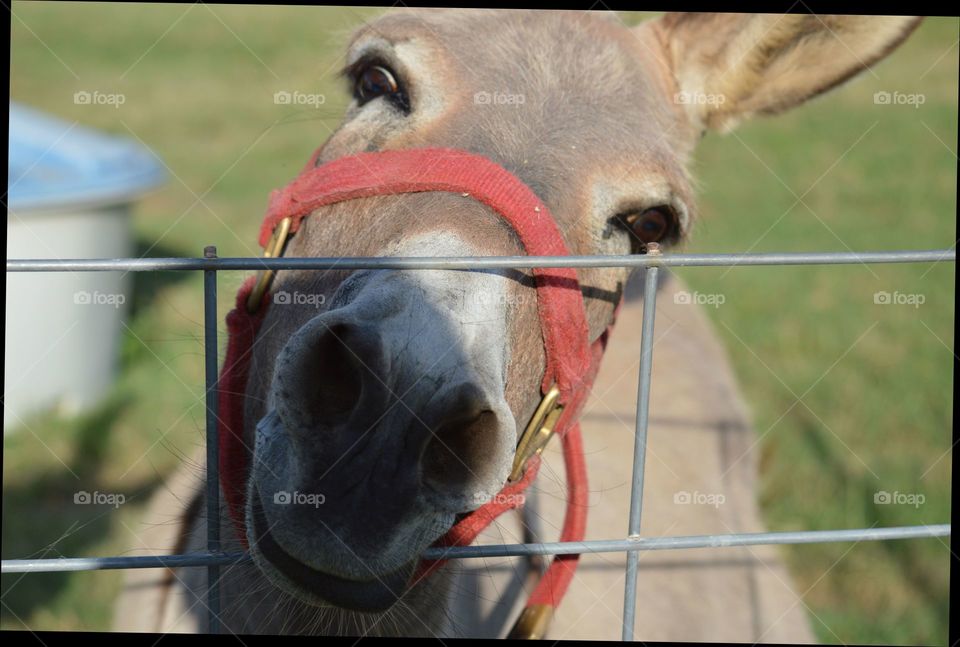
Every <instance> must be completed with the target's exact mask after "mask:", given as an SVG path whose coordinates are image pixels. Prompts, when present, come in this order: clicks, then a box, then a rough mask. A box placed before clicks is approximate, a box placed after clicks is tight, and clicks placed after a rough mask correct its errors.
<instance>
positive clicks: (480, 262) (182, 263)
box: [7, 249, 957, 272]
mask: <svg viewBox="0 0 960 647" xmlns="http://www.w3.org/2000/svg"><path fill="white" fill-rule="evenodd" d="M956 259H957V252H956V250H953V249H933V250H928V249H927V250H904V251H892V252H862V253H858V252H819V253H812V252H810V253H807V252H791V253H777V254H663V255H660V256H654V255H649V254H639V255H632V256H434V257H427V256H425V257H412V256H405V257H397V258H386V257H383V256H366V257H363V256H344V257H342V258H333V257H326V258H324V257H317V258H293V257H283V256H281V257H280V258H215V259H206V258H104V259H16V260H8V261H7V271H8V272H110V271H123V272H153V271H157V270H168V271H190V270H267V269H269V270H331V269H338V270H472V269H523V268H532V267H647V266H650V265H656V266H663V267H709V266H713V267H720V266H733V267H736V266H738V265H855V264H859V263H924V262H937V261H955V260H956Z"/></svg>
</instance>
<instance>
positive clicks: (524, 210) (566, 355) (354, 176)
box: [219, 148, 609, 632]
mask: <svg viewBox="0 0 960 647" xmlns="http://www.w3.org/2000/svg"><path fill="white" fill-rule="evenodd" d="M318 155H319V151H317V152H316V153H314V155H313V156H312V158H311V159H310V162H309V163H308V164H307V166H306V167H305V168H304V170H303V171H302V172H301V173H300V175H299V176H297V178H295V179H294V180H293V182H291V183H290V184H288V185H287V186H286V187H284V188H283V189H281V190H279V191H274V192H273V193H272V194H271V196H270V205H269V208H268V210H267V215H266V218H265V219H264V222H263V226H262V227H261V229H260V244H261V245H262V246H264V247H266V248H267V254H268V255H271V256H279V255H280V253H281V252H282V248H283V243H284V242H285V240H286V237H287V236H288V235H290V234H292V233H294V232H296V231H297V230H298V229H299V227H300V223H301V221H302V220H303V218H305V217H307V216H309V215H310V214H311V213H313V212H314V211H315V210H317V209H318V208H320V207H323V206H325V205H329V204H333V203H336V202H342V201H345V200H354V199H359V198H365V197H370V196H376V195H393V194H398V193H416V192H424V191H446V192H452V193H460V194H462V195H463V196H464V197H465V198H468V197H469V198H472V199H474V200H478V201H480V202H482V203H483V204H485V205H487V206H488V207H490V208H491V209H492V210H493V211H495V212H496V213H497V214H499V215H500V216H501V217H502V218H503V219H504V220H505V221H506V222H507V223H508V224H509V225H510V226H511V227H512V228H513V230H514V231H515V232H516V234H517V236H518V237H519V239H520V241H521V243H522V244H523V247H524V249H525V250H526V252H527V254H529V255H531V256H566V255H569V251H568V250H567V246H566V244H565V243H564V240H563V237H562V236H561V234H560V230H559V228H558V227H557V223H556V221H555V220H554V218H553V216H552V215H551V214H550V211H549V209H547V206H546V205H545V204H543V202H541V201H540V199H539V198H538V197H537V195H536V194H535V193H534V192H533V191H532V190H531V189H530V188H529V187H528V186H527V185H526V184H524V183H523V182H522V181H521V180H520V179H519V178H517V177H516V176H515V175H514V174H512V173H511V172H510V171H508V170H506V169H505V168H503V167H502V166H500V165H498V164H496V163H495V162H493V161H491V160H489V159H487V158H485V157H482V156H480V155H475V154H473V153H469V152H466V151H462V150H456V149H446V148H422V149H408V150H399V151H383V152H376V153H360V154H358V155H352V156H349V157H343V158H340V159H336V160H333V161H331V162H327V163H326V164H322V165H320V166H317V165H316V162H317V159H318ZM287 227H289V229H287ZM278 230H282V231H281V232H280V233H278ZM271 239H272V240H271ZM271 248H272V249H271ZM533 274H534V277H535V282H536V290H537V308H538V311H539V316H540V328H541V333H542V337H543V344H544V351H545V356H546V367H545V370H544V373H543V379H542V380H541V391H542V393H543V394H544V395H545V396H546V395H548V394H549V392H550V391H551V389H552V388H553V387H554V386H555V387H556V389H557V390H558V391H559V397H558V398H557V402H556V404H555V405H552V406H549V407H547V408H549V409H550V411H544V412H542V413H544V415H546V417H547V419H548V420H549V424H550V426H551V427H552V431H553V432H554V433H556V434H557V435H559V436H560V437H561V439H562V442H563V450H564V464H565V467H566V471H567V482H568V499H567V512H566V517H565V519H564V524H563V529H562V531H561V535H560V540H561V541H579V540H582V539H583V536H584V532H585V528H586V506H587V490H586V467H585V463H584V458H583V448H582V444H581V438H580V427H579V424H578V423H577V419H578V418H579V415H580V411H581V409H582V407H583V404H584V401H585V400H586V397H587V395H588V394H589V391H590V387H591V386H592V384H593V379H594V377H595V376H596V373H597V370H598V368H599V362H600V358H601V357H602V355H603V350H604V347H605V345H606V340H607V336H608V333H609V329H608V330H607V331H605V332H604V334H603V335H601V337H600V338H599V339H598V340H597V341H595V342H594V343H593V344H591V343H590V341H589V339H588V335H589V333H588V328H587V321H586V313H585V311H584V304H583V296H582V294H581V292H580V284H579V281H578V280H577V273H576V271H575V270H574V269H572V268H554V269H541V268H535V269H534V270H533ZM268 277H269V275H266V276H264V275H261V277H260V279H259V281H258V280H257V279H254V278H250V279H248V280H247V281H246V282H245V283H244V284H243V286H242V287H241V288H240V291H239V293H238V294H237V307H236V309H234V310H233V311H231V312H230V314H228V315H227V328H228V334H229V340H228V345H227V354H226V359H225V360H224V365H223V371H222V373H221V377H220V401H219V404H220V416H221V424H220V429H219V441H220V480H221V487H222V489H223V494H224V498H225V500H226V502H227V506H228V508H229V510H230V515H231V517H232V518H233V522H234V524H235V526H236V529H237V533H238V536H239V537H240V539H241V541H242V542H243V543H244V545H246V524H245V515H244V509H245V493H246V483H247V478H248V474H249V465H250V459H251V453H252V450H251V448H250V447H248V446H247V445H246V444H245V443H244V441H243V429H244V426H243V398H244V396H245V393H246V385H247V377H248V373H249V362H250V355H251V353H252V350H253V342H254V340H255V338H256V334H257V331H258V330H259V327H260V324H261V323H262V321H263V318H264V314H265V312H266V309H267V307H268V304H269V299H268V298H266V297H267V295H266V286H267V285H268V281H269V278H268ZM251 293H252V296H251ZM248 301H249V303H250V305H251V306H252V307H250V308H248ZM545 407H546V405H545V404H544V406H542V407H541V409H544V408H545ZM538 413H541V412H540V411H538ZM535 417H536V416H535ZM540 427H544V428H545V425H544V424H543V423H541V424H540V425H539V426H538V428H536V429H533V427H531V426H528V430H527V431H528V432H529V431H530V430H531V429H533V434H539V432H540V431H541V429H540ZM549 435H550V434H549V430H547V433H546V437H545V438H543V439H541V440H538V439H537V438H533V437H532V435H528V434H527V433H525V434H524V437H523V438H522V439H521V447H520V448H519V451H523V452H525V454H524V455H523V456H521V457H520V459H519V460H520V461H522V462H521V463H519V468H517V469H515V470H514V475H512V478H514V479H516V480H514V481H512V482H508V483H507V484H506V485H505V486H504V488H503V490H501V492H500V493H499V494H498V495H497V496H496V497H494V499H493V500H491V501H490V502H488V503H486V504H484V505H483V506H481V507H480V508H479V509H477V510H475V511H473V512H472V513H470V514H469V515H467V516H466V517H465V518H463V519H462V520H461V521H459V522H458V523H457V524H456V525H454V526H453V527H452V528H451V529H450V530H449V531H448V532H447V533H446V534H445V535H444V536H443V537H441V538H440V539H439V540H438V541H437V542H436V543H435V544H434V545H436V546H467V545H469V544H470V543H472V542H473V540H474V539H475V538H476V537H477V535H478V534H479V533H480V532H481V531H482V530H483V529H484V528H486V527H487V526H488V525H489V524H490V523H492V521H493V520H494V519H495V518H496V517H497V516H499V515H500V514H502V513H504V512H506V511H507V510H509V509H511V508H516V507H518V506H519V505H521V504H522V502H523V497H522V496H519V495H520V494H521V493H522V492H523V491H524V490H525V489H526V488H527V486H529V485H530V483H531V482H532V481H533V479H534V478H535V476H536V473H537V470H538V468H539V466H540V450H542V447H543V444H545V441H546V439H548V438H549ZM525 443H526V444H525ZM523 468H525V469H523ZM578 557H579V555H558V556H556V557H555V558H554V560H553V562H552V563H551V565H550V567H549V569H548V570H547V573H546V574H545V575H544V577H543V578H542V579H541V581H540V583H539V584H538V586H537V588H536V589H535V590H534V592H533V594H532V595H531V596H530V599H529V601H528V603H527V609H526V611H525V614H524V616H522V617H521V622H520V623H518V624H521V623H522V624H523V625H524V626H525V627H528V628H529V627H532V626H534V625H536V626H537V627H535V628H534V632H536V631H542V630H543V627H542V624H543V622H544V621H545V619H546V618H548V617H549V612H550V611H552V609H553V608H555V607H556V606H557V605H558V604H559V603H560V600H561V598H562V597H563V594H564V592H565V591H566V589H567V586H568V585H569V583H570V580H571V579H572V577H573V573H574V570H575V568H576V563H577V559H578ZM440 563H441V562H426V561H424V562H421V566H420V568H419V569H418V571H417V574H416V576H415V578H414V583H415V582H417V581H419V580H420V579H421V578H423V577H425V576H426V575H427V574H429V573H430V572H432V570H433V569H434V568H435V567H436V566H437V565H439V564H440ZM545 610H546V613H544V611H545Z"/></svg>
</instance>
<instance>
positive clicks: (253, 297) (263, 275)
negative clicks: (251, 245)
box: [247, 216, 293, 314]
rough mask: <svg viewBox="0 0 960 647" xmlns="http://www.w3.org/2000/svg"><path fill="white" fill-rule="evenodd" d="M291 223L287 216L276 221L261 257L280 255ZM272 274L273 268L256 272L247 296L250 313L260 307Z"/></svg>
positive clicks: (291, 220)
mask: <svg viewBox="0 0 960 647" xmlns="http://www.w3.org/2000/svg"><path fill="white" fill-rule="evenodd" d="M291 224H293V219H292V218H290V217H289V216H288V217H286V218H284V219H283V220H281V221H280V222H279V223H277V226H276V227H274V228H273V234H272V235H271V236H270V240H268V241H267V244H266V245H265V246H264V248H263V258H276V257H278V256H280V253H281V252H282V251H283V245H284V244H285V243H286V242H287V236H289V235H290V225H291ZM273 275H274V271H273V270H260V273H259V274H257V284H256V285H255V286H253V290H251V291H250V296H248V297H247V312H249V313H250V314H253V313H254V312H256V311H257V309H258V308H259V307H260V301H261V300H263V293H264V292H266V291H267V288H269V287H270V283H271V282H272V281H273Z"/></svg>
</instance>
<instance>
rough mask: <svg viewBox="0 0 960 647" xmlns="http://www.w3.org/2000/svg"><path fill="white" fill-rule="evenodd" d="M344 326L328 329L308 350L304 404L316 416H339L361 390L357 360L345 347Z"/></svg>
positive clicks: (355, 399) (350, 407)
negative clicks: (307, 373)
mask: <svg viewBox="0 0 960 647" xmlns="http://www.w3.org/2000/svg"><path fill="white" fill-rule="evenodd" d="M348 337H349V332H348V330H347V326H346V324H338V325H334V326H331V327H330V328H329V329H328V330H327V334H325V335H321V337H320V339H319V340H317V342H316V343H315V344H314V346H313V349H312V350H311V351H310V357H309V358H308V359H307V361H308V362H309V363H310V364H311V366H309V367H308V370H309V373H310V375H312V377H313V379H312V380H311V379H309V376H308V379H307V384H306V386H307V389H308V394H307V398H306V401H307V402H308V403H310V405H309V406H311V407H312V408H313V409H315V410H316V412H317V413H318V414H320V415H327V416H333V417H336V416H342V415H343V414H346V413H349V412H350V410H351V409H353V406H354V404H356V402H357V399H358V398H359V395H360V389H361V388H362V382H361V380H360V374H359V372H358V371H357V369H358V368H361V367H360V366H358V362H357V357H356V356H355V355H353V354H352V353H351V352H350V349H349V348H348V347H347V344H346V338H348Z"/></svg>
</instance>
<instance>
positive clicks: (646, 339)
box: [623, 252, 660, 640]
mask: <svg viewBox="0 0 960 647" xmlns="http://www.w3.org/2000/svg"><path fill="white" fill-rule="evenodd" d="M652 255H653V256H658V253H657V252H655V253H653V254H652ZM659 273H660V270H659V269H658V268H657V267H648V268H647V272H646V276H645V277H644V281H643V321H642V324H641V329H640V382H639V384H638V385H637V418H636V432H635V433H634V437H633V482H632V485H631V490H630V520H629V525H628V529H627V537H628V538H632V537H639V536H640V514H641V512H642V510H643V474H644V466H645V465H646V457H647V419H648V418H649V414H650V409H649V404H650V374H651V371H652V369H653V323H654V318H655V315H656V310H657V275H658V274H659ZM639 561H640V553H638V552H636V551H633V552H629V553H627V572H626V575H627V579H626V582H625V584H624V590H623V640H633V625H634V616H635V615H636V608H637V565H638V563H639Z"/></svg>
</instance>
